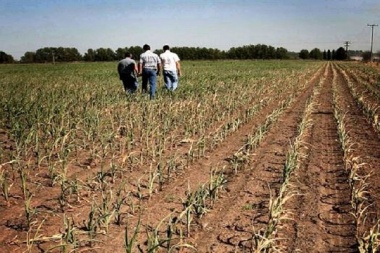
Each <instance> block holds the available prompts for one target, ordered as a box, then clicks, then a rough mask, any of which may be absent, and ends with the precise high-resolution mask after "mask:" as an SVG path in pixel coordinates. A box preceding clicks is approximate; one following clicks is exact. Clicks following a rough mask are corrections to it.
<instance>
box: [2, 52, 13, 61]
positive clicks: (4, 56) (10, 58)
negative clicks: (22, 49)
mask: <svg viewBox="0 0 380 253" xmlns="http://www.w3.org/2000/svg"><path fill="white" fill-rule="evenodd" d="M0 63H14V59H13V56H12V55H9V54H6V53H5V52H3V51H0Z"/></svg>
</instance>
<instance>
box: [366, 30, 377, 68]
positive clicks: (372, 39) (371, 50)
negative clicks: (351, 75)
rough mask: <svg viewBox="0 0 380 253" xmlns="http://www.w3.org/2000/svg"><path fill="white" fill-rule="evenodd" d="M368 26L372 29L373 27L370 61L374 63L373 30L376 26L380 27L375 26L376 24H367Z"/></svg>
mask: <svg viewBox="0 0 380 253" xmlns="http://www.w3.org/2000/svg"><path fill="white" fill-rule="evenodd" d="M367 26H370V27H371V29H372V35H371V54H370V61H372V48H373V28H374V27H375V26H378V25H375V24H372V25H370V24H367Z"/></svg>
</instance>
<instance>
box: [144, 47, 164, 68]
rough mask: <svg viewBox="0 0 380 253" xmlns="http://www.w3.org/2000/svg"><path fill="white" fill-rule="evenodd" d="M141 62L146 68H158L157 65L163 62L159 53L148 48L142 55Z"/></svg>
mask: <svg viewBox="0 0 380 253" xmlns="http://www.w3.org/2000/svg"><path fill="white" fill-rule="evenodd" d="M140 63H141V64H142V65H143V68H144V69H157V65H158V64H161V59H160V57H158V55H157V54H155V53H153V52H152V51H150V50H147V51H145V52H144V53H142V54H141V55H140Z"/></svg>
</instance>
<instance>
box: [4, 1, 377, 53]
mask: <svg viewBox="0 0 380 253" xmlns="http://www.w3.org/2000/svg"><path fill="white" fill-rule="evenodd" d="M367 24H379V25H380V1H379V0H228V1H227V0H160V1H159V0H134V1H131V0H0V51H4V52H6V53H7V54H11V55H12V56H13V57H14V58H16V59H19V58H20V57H21V56H22V55H24V53H25V52H27V51H36V50H37V49H39V48H42V47H58V46H62V47H75V48H77V49H78V50H79V52H80V53H82V54H83V53H85V52H86V51H87V49H89V48H92V49H97V48H100V47H105V48H112V49H113V50H116V49H117V48H119V47H126V46H127V47H129V46H137V45H139V46H142V45H143V44H145V43H148V44H150V45H151V47H152V49H153V50H154V49H157V48H161V47H162V45H163V44H165V43H168V44H169V45H172V46H195V47H197V46H199V47H207V48H219V49H222V50H228V49H229V48H231V47H238V46H243V45H250V44H266V45H271V46H274V47H284V48H286V49H288V50H289V51H296V52H298V51H300V50H301V49H308V50H311V49H313V48H315V47H317V48H319V49H321V50H327V49H331V50H333V49H337V48H339V47H340V46H343V43H344V42H345V41H350V42H351V46H350V47H349V49H352V50H369V49H370V42H371V28H370V27H368V26H367ZM379 50H380V26H378V27H375V29H374V52H377V51H379Z"/></svg>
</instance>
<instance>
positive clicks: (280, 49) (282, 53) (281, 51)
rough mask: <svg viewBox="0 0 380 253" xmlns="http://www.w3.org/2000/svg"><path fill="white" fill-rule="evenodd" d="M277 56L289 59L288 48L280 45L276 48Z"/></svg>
mask: <svg viewBox="0 0 380 253" xmlns="http://www.w3.org/2000/svg"><path fill="white" fill-rule="evenodd" d="M276 58H277V59H289V55H288V50H286V49H285V48H283V47H278V48H277V49H276Z"/></svg>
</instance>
